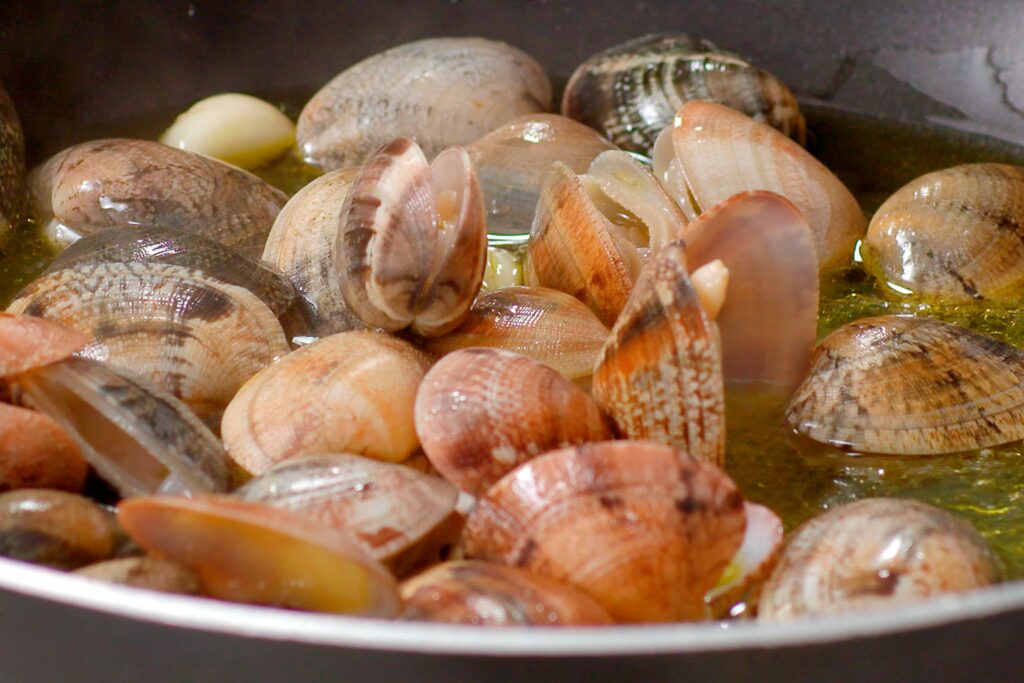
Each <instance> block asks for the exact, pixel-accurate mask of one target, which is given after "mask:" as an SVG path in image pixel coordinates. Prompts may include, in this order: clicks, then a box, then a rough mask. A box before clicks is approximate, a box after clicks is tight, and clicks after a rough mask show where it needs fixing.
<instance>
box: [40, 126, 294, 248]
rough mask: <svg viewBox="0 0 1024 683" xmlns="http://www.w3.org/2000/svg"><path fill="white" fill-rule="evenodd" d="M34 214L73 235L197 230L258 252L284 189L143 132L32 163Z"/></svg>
mask: <svg viewBox="0 0 1024 683" xmlns="http://www.w3.org/2000/svg"><path fill="white" fill-rule="evenodd" d="M29 190H30V193H31V198H32V202H33V204H34V208H35V211H36V216H37V217H38V218H39V219H40V220H41V221H42V222H46V221H47V220H50V219H51V218H52V219H53V220H55V221H57V222H58V223H60V224H61V225H64V226H67V227H69V228H71V229H72V230H73V231H74V232H76V233H78V234H79V235H82V236H84V235H88V234H91V233H94V232H99V231H100V230H105V229H107V228H116V227H128V226H133V225H138V226H145V227H161V228H173V229H176V230H189V231H194V232H198V233H201V234H203V235H206V236H207V237H210V238H212V239H215V240H217V241H218V242H222V243H223V244H226V245H228V246H229V247H234V248H235V249H238V250H239V251H240V252H242V253H243V254H247V255H249V256H252V257H254V258H259V256H260V254H261V253H262V252H263V243H264V242H265V241H266V238H267V233H268V232H269V231H270V226H271V225H273V223H274V218H275V217H276V216H277V212H278V211H280V210H281V207H282V206H284V204H285V201H286V199H287V197H286V196H285V194H284V193H283V192H281V191H280V190H277V189H274V188H273V187H271V186H270V185H268V184H267V183H265V182H263V181H262V180H260V179H259V178H257V177H256V176H254V175H252V174H250V173H247V172H246V171H243V170H241V169H239V168H236V167H234V166H230V165H228V164H225V163H222V162H219V161H216V160H214V159H210V158H208V157H204V156H200V155H198V154H193V153H191V152H186V151H183V150H180V149H175V148H173V147H168V146H166V145H161V144H160V143H158V142H151V141H149V140H128V139H110V140H96V141H93V142H86V143H82V144H80V145H75V146H74V147H69V148H68V149H66V150H64V151H63V152H60V153H58V154H57V155H56V156H54V157H53V158H51V159H50V160H49V161H47V162H46V163H45V164H43V165H42V166H41V167H39V168H37V169H35V170H34V171H32V174H31V176H30V177H29Z"/></svg>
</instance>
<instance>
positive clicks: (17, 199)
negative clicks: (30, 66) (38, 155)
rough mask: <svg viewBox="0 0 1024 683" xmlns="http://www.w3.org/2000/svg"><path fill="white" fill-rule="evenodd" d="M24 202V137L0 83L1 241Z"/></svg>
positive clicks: (17, 217)
mask: <svg viewBox="0 0 1024 683" xmlns="http://www.w3.org/2000/svg"><path fill="white" fill-rule="evenodd" d="M24 204H25V137H24V135H23V134H22V132H21V122H19V121H18V113H17V112H16V111H15V110H14V103H13V102H11V98H10V97H9V96H8V95H7V90H5V89H4V86H3V83H0V240H2V239H3V238H4V237H5V236H6V235H7V233H8V231H9V230H10V228H12V227H13V226H14V225H16V224H17V222H18V220H19V219H20V218H21V213H22V209H23V208H24Z"/></svg>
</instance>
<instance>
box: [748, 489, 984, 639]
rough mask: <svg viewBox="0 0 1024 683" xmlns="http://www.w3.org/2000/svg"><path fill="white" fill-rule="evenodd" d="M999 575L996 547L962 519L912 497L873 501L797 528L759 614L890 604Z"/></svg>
mask: <svg viewBox="0 0 1024 683" xmlns="http://www.w3.org/2000/svg"><path fill="white" fill-rule="evenodd" d="M998 580H999V572H998V570H997V567H996V563H995V559H994V557H993V555H992V552H991V551H990V550H989V548H988V546H987V545H986V543H985V541H984V540H983V539H982V538H981V536H979V535H978V532H976V531H975V530H974V529H973V528H972V527H971V525H970V524H968V523H967V522H965V521H964V520H962V519H959V518H958V517H955V516H953V515H951V514H950V513H948V512H946V511H944V510H940V509H939V508H936V507H933V506H930V505H926V504H924V503H920V502H917V501H913V500H900V499H895V498H868V499H865V500H859V501H856V502H854V503H849V504H847V505H843V506H841V507H838V508H836V509H834V510H830V511H828V512H826V513H825V514H823V515H821V516H819V517H816V518H815V519H812V520H811V521H809V522H807V523H806V524H804V525H803V526H802V527H800V529H798V530H797V531H796V533H794V535H793V537H792V538H791V539H790V540H789V542H788V544H787V545H786V549H785V550H784V551H783V553H782V557H781V559H780V560H779V564H778V566H777V567H776V568H775V571H774V572H773V573H772V576H771V578H770V579H769V580H768V583H767V584H765V587H764V592H763V594H762V597H761V606H760V618H762V619H764V620H766V621H785V620H789V619H794V618H797V617H807V616H824V615H829V614H839V613H844V612H852V611H862V610H878V609H885V608H889V609H892V608H894V607H897V606H899V605H905V604H908V603H913V602H918V601H921V600H924V599H926V598H928V597H931V596H934V595H939V594H942V593H961V592H965V591H969V590H972V589H975V588H980V587H982V586H987V585H989V584H992V583H995V582H997V581H998Z"/></svg>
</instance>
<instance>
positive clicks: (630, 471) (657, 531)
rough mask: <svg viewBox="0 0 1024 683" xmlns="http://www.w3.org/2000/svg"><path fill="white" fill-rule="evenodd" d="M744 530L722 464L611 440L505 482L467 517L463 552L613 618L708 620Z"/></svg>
mask: <svg viewBox="0 0 1024 683" xmlns="http://www.w3.org/2000/svg"><path fill="white" fill-rule="evenodd" d="M744 525H745V516H744V512H743V499H742V498H741V497H740V494H739V491H737V489H736V486H735V485H734V484H733V482H732V480H731V479H729V477H728V476H726V475H725V474H724V473H723V472H722V471H721V470H719V469H718V468H717V467H715V466H713V465H711V464H710V463H707V462H704V461H702V460H698V459H696V458H693V457H691V456H689V455H687V454H685V453H682V452H680V451H676V450H675V449H673V448H669V447H667V446H662V445H660V444H652V443H644V442H632V441H614V442H605V443H598V444H584V445H582V446H578V447H575V448H567V449H563V450H559V451H554V452H552V453H548V454H546V455H542V456H540V457H538V458H534V459H533V460H530V461H529V462H527V463H525V464H523V465H520V466H519V467H518V468H517V469H515V470H513V471H512V472H510V473H509V474H507V475H505V477H504V478H502V479H501V480H500V481H499V482H498V483H497V484H495V485H494V486H493V487H492V488H491V490H490V491H488V492H487V495H486V496H484V497H482V498H481V499H480V500H479V502H478V504H477V507H476V508H475V509H474V510H473V512H472V514H471V515H470V517H469V521H468V522H467V524H466V532H465V549H466V553H467V555H468V556H469V557H471V558H480V559H483V560H488V561H495V562H501V563H504V564H507V565H511V566H516V567H521V568H524V569H527V570H529V571H532V572H535V573H537V574H541V575H543V576H547V577H549V578H552V579H555V580H556V581H563V582H565V583H568V584H570V585H573V586H575V587H576V588H579V589H581V590H583V591H584V592H585V593H588V594H589V595H590V596H591V597H592V598H594V599H595V600H596V601H597V602H598V603H599V604H600V605H601V606H602V607H604V608H605V609H606V610H607V611H608V613H609V614H610V615H611V616H612V618H613V619H615V620H616V621H623V622H651V621H677V620H685V619H695V618H699V617H700V616H702V615H703V613H704V595H705V593H707V591H708V590H709V589H711V588H712V587H713V586H714V585H715V584H716V582H717V581H718V579H719V577H720V576H721V574H722V572H723V571H724V570H725V568H726V566H727V565H728V563H729V560H730V559H731V558H732V557H733V555H734V554H735V553H736V550H737V549H738V548H739V547H740V542H741V539H742V537H743V530H744ZM581 539H585V542H581Z"/></svg>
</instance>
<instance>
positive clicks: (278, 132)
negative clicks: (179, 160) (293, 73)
mask: <svg viewBox="0 0 1024 683" xmlns="http://www.w3.org/2000/svg"><path fill="white" fill-rule="evenodd" d="M160 142H162V143H163V144H165V145H169V146H171V147H177V148H178V149H183V150H186V151H189V152H195V153H196V154H203V155H205V156H208V157H213V158H215V159H220V160H221V161H225V162H227V163H229V164H234V165H235V166H239V167H241V168H255V167H257V166H260V165H262V164H264V163H266V162H268V161H270V160H272V159H274V158H275V157H278V156H280V155H281V154H282V153H283V152H284V151H285V150H286V149H288V148H289V147H291V146H292V144H294V143H295V124H293V123H292V122H291V120H290V119H289V118H288V117H287V116H285V115H284V114H283V113H282V112H281V110H280V109H278V108H277V107H275V106H274V105H272V104H270V103H269V102H265V101H263V100H261V99H259V98H256V97H253V96H252V95H243V94H241V93H222V94H220V95H211V96H210V97H207V98H205V99H202V100H199V101H198V102H196V103H195V104H193V105H192V106H191V107H189V108H188V109H187V110H186V111H185V112H184V113H183V114H181V115H180V116H178V118H176V119H175V120H174V123H173V124H171V127H170V128H168V129H167V130H165V131H164V134H163V135H161V136H160Z"/></svg>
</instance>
